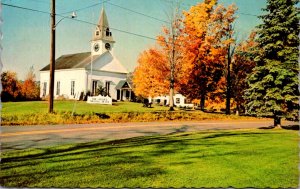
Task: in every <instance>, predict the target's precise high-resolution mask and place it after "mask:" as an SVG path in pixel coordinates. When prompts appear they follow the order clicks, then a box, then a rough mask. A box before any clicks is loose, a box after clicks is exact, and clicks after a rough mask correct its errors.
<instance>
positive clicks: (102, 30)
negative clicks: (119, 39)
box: [93, 8, 114, 42]
mask: <svg viewBox="0 0 300 189" xmlns="http://www.w3.org/2000/svg"><path fill="white" fill-rule="evenodd" d="M93 40H105V41H109V42H114V40H113V37H112V33H111V30H110V28H109V24H108V20H107V16H106V13H105V10H104V8H102V10H101V14H100V18H99V22H98V26H97V27H96V30H95V33H94V37H93Z"/></svg>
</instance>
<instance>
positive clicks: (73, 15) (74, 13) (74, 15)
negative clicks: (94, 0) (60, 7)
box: [54, 12, 77, 29]
mask: <svg viewBox="0 0 300 189" xmlns="http://www.w3.org/2000/svg"><path fill="white" fill-rule="evenodd" d="M76 17H77V14H76V12H72V14H71V15H70V16H69V17H62V18H61V19H60V20H59V21H58V22H57V23H56V24H55V26H54V29H56V27H57V25H58V24H59V23H60V22H61V21H62V20H63V19H65V18H76Z"/></svg>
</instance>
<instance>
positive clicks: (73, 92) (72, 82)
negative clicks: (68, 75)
mask: <svg viewBox="0 0 300 189" xmlns="http://www.w3.org/2000/svg"><path fill="white" fill-rule="evenodd" d="M71 95H75V81H71Z"/></svg>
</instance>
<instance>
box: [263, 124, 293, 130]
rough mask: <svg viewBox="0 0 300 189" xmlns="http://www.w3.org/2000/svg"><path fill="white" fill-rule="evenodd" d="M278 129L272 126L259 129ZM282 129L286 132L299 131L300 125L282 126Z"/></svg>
mask: <svg viewBox="0 0 300 189" xmlns="http://www.w3.org/2000/svg"><path fill="white" fill-rule="evenodd" d="M276 128H278V127H274V126H273V125H271V126H267V127H259V128H258V129H276ZM281 128H282V129H286V130H296V131H297V130H298V131H299V125H285V126H281Z"/></svg>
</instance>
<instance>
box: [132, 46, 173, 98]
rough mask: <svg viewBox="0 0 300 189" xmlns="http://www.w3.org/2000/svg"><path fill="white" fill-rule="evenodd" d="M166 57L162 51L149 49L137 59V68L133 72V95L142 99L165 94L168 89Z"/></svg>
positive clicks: (168, 71)
mask: <svg viewBox="0 0 300 189" xmlns="http://www.w3.org/2000/svg"><path fill="white" fill-rule="evenodd" d="M167 62H168V61H167V57H166V56H165V54H164V53H163V51H161V50H158V49H157V48H150V49H148V50H145V51H143V52H142V53H141V54H140V55H139V58H138V66H137V67H136V69H135V70H134V72H133V79H132V81H133V86H134V93H135V94H136V95H137V96H142V97H144V98H148V97H155V96H158V95H161V94H166V93H167V92H168V89H169V80H168V78H167V75H168V73H170V70H169V66H168V65H167Z"/></svg>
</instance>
